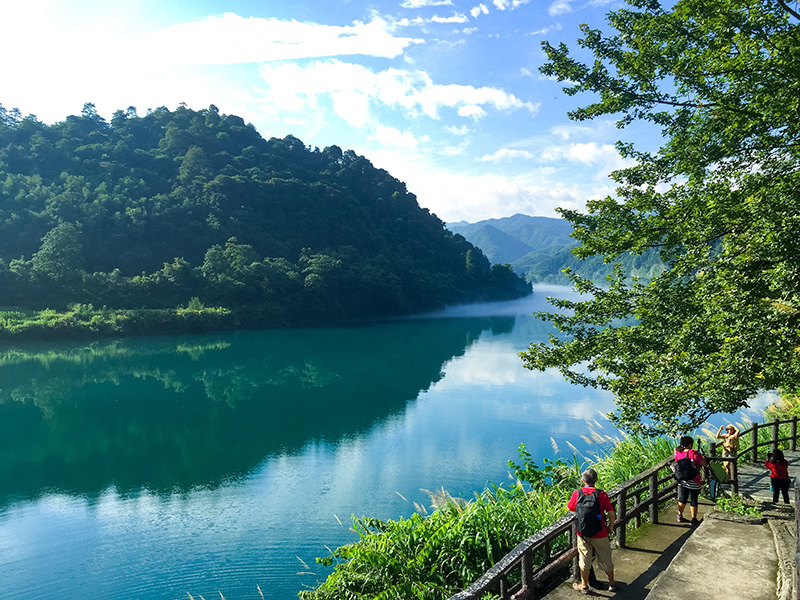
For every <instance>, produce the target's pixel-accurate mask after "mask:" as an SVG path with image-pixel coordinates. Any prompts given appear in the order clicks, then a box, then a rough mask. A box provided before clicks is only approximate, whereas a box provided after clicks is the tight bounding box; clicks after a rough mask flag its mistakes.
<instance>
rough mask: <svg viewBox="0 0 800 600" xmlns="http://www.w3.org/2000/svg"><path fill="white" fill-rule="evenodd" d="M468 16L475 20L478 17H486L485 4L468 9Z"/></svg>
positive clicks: (487, 10)
mask: <svg viewBox="0 0 800 600" xmlns="http://www.w3.org/2000/svg"><path fill="white" fill-rule="evenodd" d="M469 14H471V15H472V18H473V19H477V18H478V17H479V16H480V15H488V14H489V7H487V6H486V5H485V4H478V5H477V6H473V7H472V8H471V9H470V11H469Z"/></svg>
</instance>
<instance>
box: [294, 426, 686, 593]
mask: <svg viewBox="0 0 800 600" xmlns="http://www.w3.org/2000/svg"><path fill="white" fill-rule="evenodd" d="M673 450H674V441H673V440H669V439H652V440H643V439H635V438H627V439H622V440H618V441H616V443H614V445H613V446H612V447H611V449H610V450H609V451H608V452H607V453H604V454H603V455H602V456H600V457H597V458H595V459H586V460H585V461H584V462H581V461H579V460H578V459H573V460H572V461H567V460H564V459H556V460H550V459H545V460H544V462H543V464H542V465H538V464H536V463H535V462H534V461H533V460H532V457H531V456H530V454H529V453H528V452H527V450H526V449H525V447H524V445H523V446H520V454H519V463H515V462H513V461H510V464H509V466H510V467H511V469H512V470H513V472H514V474H515V476H516V477H517V478H518V479H517V481H516V482H515V483H513V484H511V485H509V486H493V487H491V488H487V489H484V490H483V491H482V492H480V493H478V494H476V496H475V498H474V499H472V500H470V501H465V500H462V499H456V498H452V497H450V496H449V495H448V494H447V493H446V492H445V491H440V492H439V493H435V494H431V500H432V505H433V508H434V510H433V512H432V513H431V514H429V515H426V514H420V512H417V513H414V514H413V515H411V516H410V517H408V518H406V519H399V520H396V521H392V520H389V521H381V520H378V519H373V518H356V519H354V520H353V527H354V529H355V530H356V531H357V533H358V535H359V540H358V541H357V542H355V543H353V544H349V545H346V546H342V547H340V548H337V549H336V550H334V551H332V553H331V555H330V556H327V557H325V558H320V559H317V560H318V562H320V563H322V564H324V565H328V566H331V565H332V566H334V571H333V573H331V575H330V576H329V577H328V579H327V580H326V581H325V582H324V583H323V584H322V585H320V586H319V587H318V588H316V589H314V590H307V591H302V592H300V597H301V598H302V599H303V600H334V599H335V600H348V599H355V598H359V599H362V600H363V599H371V598H375V599H377V598H417V599H420V600H434V599H437V600H438V599H443V598H448V597H449V596H450V595H452V594H453V593H455V592H457V591H458V590H460V589H463V588H464V587H466V586H468V585H469V584H470V583H471V582H472V581H474V580H475V579H477V578H478V577H480V576H481V575H482V574H483V573H484V572H486V571H487V570H488V569H489V568H490V567H491V566H492V565H493V564H494V563H495V562H496V561H497V560H499V559H500V558H502V557H503V556H504V555H505V554H506V553H507V552H508V551H509V550H511V549H512V548H514V547H515V546H516V545H517V544H518V543H519V542H520V541H521V540H523V539H525V538H527V537H529V536H531V535H533V534H534V533H535V532H537V531H538V530H540V529H542V528H543V527H545V526H547V525H549V524H550V523H552V522H553V521H555V520H557V519H558V518H559V517H561V516H562V515H563V514H564V513H565V512H566V502H567V499H568V497H569V494H570V493H571V492H572V490H573V489H575V488H576V487H577V486H578V485H579V483H580V473H581V471H582V469H583V468H584V467H585V466H586V465H587V464H588V463H591V464H592V466H593V467H594V468H595V469H596V470H597V471H598V474H599V475H600V484H601V487H603V488H605V489H610V488H612V487H613V486H615V485H616V484H618V483H622V482H623V481H626V480H627V479H630V478H631V477H633V476H634V475H636V474H638V473H639V472H640V471H642V470H644V469H646V468H648V467H649V466H651V465H653V464H655V463H657V462H659V461H661V460H663V459H664V458H667V457H668V456H671V454H672V452H673ZM420 508H421V507H420ZM422 512H425V511H424V509H423V510H422ZM562 543H563V544H567V543H568V541H567V539H566V537H565V538H564V540H562Z"/></svg>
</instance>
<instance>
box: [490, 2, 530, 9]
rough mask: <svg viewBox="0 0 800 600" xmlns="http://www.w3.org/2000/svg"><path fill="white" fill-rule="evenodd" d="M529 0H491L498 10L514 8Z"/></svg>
mask: <svg viewBox="0 0 800 600" xmlns="http://www.w3.org/2000/svg"><path fill="white" fill-rule="evenodd" d="M530 1H531V0H492V4H494V6H495V8H497V9H498V10H508V9H511V10H514V9H515V8H519V7H520V6H524V5H526V4H528V3H529V2H530Z"/></svg>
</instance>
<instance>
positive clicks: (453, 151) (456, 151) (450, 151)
mask: <svg viewBox="0 0 800 600" xmlns="http://www.w3.org/2000/svg"><path fill="white" fill-rule="evenodd" d="M439 154H441V155H442V156H461V155H462V154H464V148H463V147H462V146H445V147H444V148H443V149H442V151H441V152H439Z"/></svg>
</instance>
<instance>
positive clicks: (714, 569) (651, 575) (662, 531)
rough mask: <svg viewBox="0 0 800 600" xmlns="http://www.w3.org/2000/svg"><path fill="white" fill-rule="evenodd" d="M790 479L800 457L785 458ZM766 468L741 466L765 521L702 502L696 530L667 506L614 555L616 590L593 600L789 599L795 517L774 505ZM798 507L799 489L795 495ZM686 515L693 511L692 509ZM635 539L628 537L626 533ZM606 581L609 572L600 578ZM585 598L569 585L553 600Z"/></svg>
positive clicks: (745, 486) (744, 485) (743, 487)
mask: <svg viewBox="0 0 800 600" xmlns="http://www.w3.org/2000/svg"><path fill="white" fill-rule="evenodd" d="M786 458H787V460H789V465H790V466H789V476H790V477H791V478H792V480H793V481H794V480H795V479H796V478H797V476H798V475H800V453H790V452H787V453H786ZM762 467H763V465H761V464H758V465H744V466H740V468H739V482H740V486H739V493H740V494H741V495H742V496H745V497H747V498H751V499H752V500H753V501H754V502H757V503H759V504H760V507H761V509H762V513H763V514H764V519H749V518H742V517H740V516H738V515H731V514H730V513H721V512H719V511H718V510H717V509H716V505H714V504H713V503H711V502H709V501H707V500H705V501H704V500H702V499H701V506H700V510H699V517H700V519H701V520H702V523H701V524H700V526H699V527H697V528H696V529H694V530H693V529H691V528H689V527H688V525H685V524H679V523H677V522H676V519H675V517H676V512H677V511H676V508H675V506H674V505H671V506H669V507H667V508H666V509H665V510H664V511H663V512H662V513H661V514H660V515H659V517H660V518H659V520H660V521H661V522H660V523H659V524H656V525H653V524H648V525H644V526H643V527H642V528H641V529H640V531H639V532H638V533H637V534H636V535H635V536H631V539H630V540H629V543H628V547H627V548H624V549H615V550H614V567H615V568H614V574H615V577H616V580H617V582H618V585H617V592H616V593H611V592H608V591H607V590H606V589H605V586H604V585H603V584H599V585H598V586H597V588H599V589H594V590H593V591H592V595H593V596H594V597H608V598H611V597H613V598H617V599H619V600H640V599H643V598H647V599H648V600H686V599H687V598H691V599H692V600H717V599H718V600H732V599H742V600H762V599H763V600H775V599H779V600H788V599H789V598H790V597H791V592H792V582H791V572H792V569H793V568H794V553H795V549H794V546H795V540H794V511H793V509H792V507H791V506H786V505H784V504H777V505H773V504H772V493H771V492H770V490H769V472H768V471H767V470H766V469H763V468H762ZM790 499H791V500H792V501H794V489H791V490H790ZM687 513H688V509H687ZM629 535H630V534H629ZM598 578H600V579H601V580H602V581H605V574H603V573H602V572H601V573H598ZM579 597H583V595H582V594H581V593H580V592H577V591H575V590H573V589H572V583H571V582H567V583H564V584H562V585H561V586H559V587H558V588H556V589H555V590H553V591H552V592H551V593H550V594H549V595H548V596H547V598H548V599H552V600H560V599H562V598H563V599H567V598H572V599H575V598H579Z"/></svg>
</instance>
